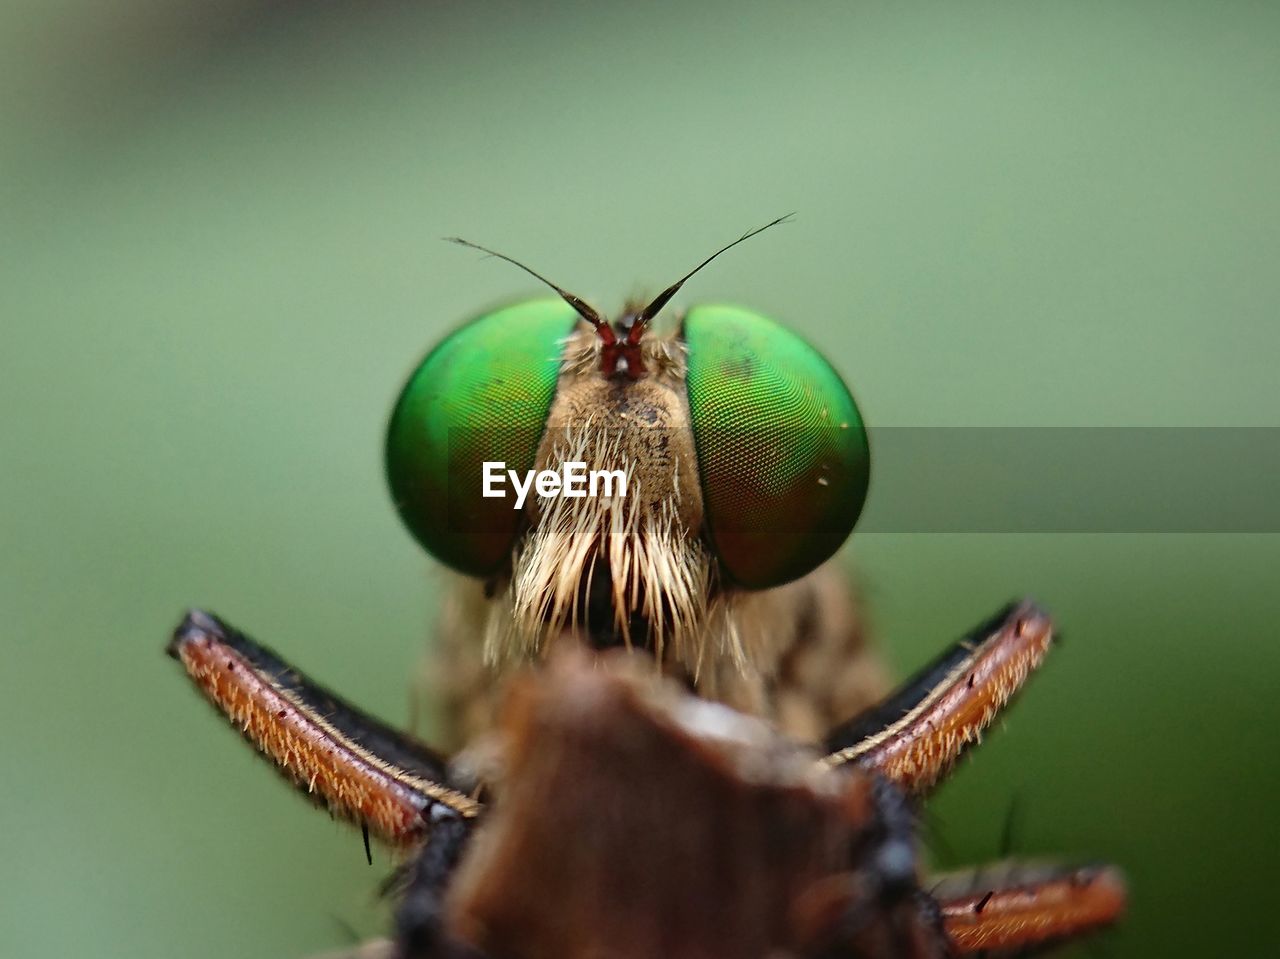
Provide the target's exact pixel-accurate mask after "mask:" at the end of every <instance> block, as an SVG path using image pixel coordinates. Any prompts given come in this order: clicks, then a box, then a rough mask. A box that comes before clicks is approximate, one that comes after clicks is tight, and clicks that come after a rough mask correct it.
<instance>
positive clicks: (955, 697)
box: [822, 601, 1053, 796]
mask: <svg viewBox="0 0 1280 959" xmlns="http://www.w3.org/2000/svg"><path fill="white" fill-rule="evenodd" d="M1052 639H1053V624H1052V622H1050V620H1049V617H1048V616H1047V615H1046V614H1045V613H1044V612H1042V611H1041V610H1040V609H1038V608H1037V607H1036V606H1035V605H1034V604H1032V603H1030V602H1025V601H1024V602H1021V603H1015V604H1013V605H1011V606H1008V607H1006V608H1005V609H1003V610H1001V611H1000V612H999V613H998V614H997V615H996V616H995V617H993V618H992V619H991V620H989V621H988V622H986V623H984V624H982V625H981V626H979V627H977V628H976V629H974V630H973V631H971V632H970V633H969V634H968V635H967V636H965V637H964V639H962V640H960V641H959V642H958V643H956V644H955V645H953V646H952V647H951V648H950V649H948V650H947V651H946V652H945V653H943V654H942V655H941V656H939V657H938V658H937V659H936V660H934V661H933V662H932V663H930V664H929V665H928V666H926V667H925V668H924V669H923V670H921V671H920V672H919V673H917V674H916V675H915V676H913V677H912V678H911V679H910V680H908V681H907V682H906V683H905V684H904V685H903V686H902V687H901V688H900V689H899V690H898V691H897V692H895V693H894V694H892V695H891V696H890V697H889V698H888V699H886V700H885V701H884V702H883V703H881V704H880V705H878V706H874V707H872V708H871V709H869V710H867V711H865V712H863V713H861V714H859V715H858V716H856V717H854V718H853V719H852V720H850V721H849V722H847V723H845V724H844V725H842V726H840V727H838V728H837V729H836V730H835V731H834V732H832V733H831V734H830V735H829V736H828V737H827V742H826V746H827V750H828V753H829V755H827V756H826V758H824V759H823V760H822V762H823V763H824V764H825V765H827V766H832V767H834V766H842V765H845V764H847V763H852V764H856V765H858V766H861V767H863V768H865V769H869V770H872V771H875V772H878V773H880V774H881V775H883V776H885V777H887V778H888V779H890V780H892V781H893V782H895V783H897V784H898V785H899V786H900V787H902V788H903V789H904V790H906V791H907V792H908V793H909V794H911V795H913V796H920V795H923V794H925V793H927V792H928V791H929V790H930V789H931V788H932V787H933V786H935V785H936V784H937V783H938V782H940V781H941V780H942V779H943V778H944V777H945V776H946V775H947V773H948V772H950V770H951V768H952V766H954V765H955V763H956V761H957V760H958V759H959V758H960V756H961V755H962V754H963V753H964V751H965V750H966V749H968V748H969V747H970V746H971V745H973V744H975V743H977V742H979V741H980V740H981V738H982V734H983V731H984V730H985V729H986V728H987V727H988V726H989V725H990V724H991V722H992V720H993V719H995V717H996V716H997V715H998V714H999V712H1000V711H1001V710H1002V709H1003V708H1004V707H1005V706H1006V705H1008V703H1009V701H1010V700H1011V699H1012V698H1013V696H1014V694H1015V693H1017V691H1018V690H1019V689H1020V688H1021V687H1022V685H1023V683H1025V682H1026V680H1027V677H1028V676H1029V675H1030V674H1031V672H1032V670H1034V669H1035V668H1036V667H1037V666H1039V665H1040V663H1041V661H1042V660H1043V659H1044V656H1045V654H1046V653H1047V652H1048V651H1049V644H1050V642H1051V641H1052Z"/></svg>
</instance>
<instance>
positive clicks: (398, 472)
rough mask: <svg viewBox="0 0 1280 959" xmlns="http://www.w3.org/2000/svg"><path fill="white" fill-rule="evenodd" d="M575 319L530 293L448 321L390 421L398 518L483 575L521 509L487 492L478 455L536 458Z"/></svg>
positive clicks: (526, 465)
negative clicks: (454, 325) (449, 327)
mask: <svg viewBox="0 0 1280 959" xmlns="http://www.w3.org/2000/svg"><path fill="white" fill-rule="evenodd" d="M577 320H578V315H577V313H575V312H574V310H573V308H572V307H571V306H569V305H568V304H567V303H565V302H564V301H563V300H559V299H539V300H528V301H525V302H523V303H516V304H514V305H512V306H508V307H506V308H504V309H500V310H495V311H494V312H492V313H485V314H483V315H482V316H478V317H476V318H475V319H473V320H471V321H470V322H469V323H467V324H465V325H464V326H462V327H460V328H459V329H457V330H455V331H454V332H453V333H451V334H450V335H449V336H447V337H446V338H445V339H444V340H443V341H442V342H441V343H440V344H439V345H438V346H437V347H436V348H435V349H434V350H432V351H431V352H430V353H429V354H428V355H427V358H426V359H425V360H423V361H422V364H421V365H420V366H419V367H418V368H417V369H416V370H414V372H413V375H412V376H410V377H409V382H408V383H406V384H405V387H404V391H403V392H402V393H401V394H400V399H399V400H398V401H397V402H396V407H395V411H394V412H393V413H392V414H391V425H390V426H389V428H388V430H387V482H388V483H389V484H390V486H391V496H392V498H393V500H394V501H395V504H396V509H397V510H399V512H400V518H401V519H402V520H403V521H404V524H405V526H407V527H408V528H409V531H410V532H411V533H413V535H414V537H416V538H417V540H418V542H419V543H421V544H422V545H423V546H424V547H426V549H427V551H428V552H429V553H431V554H432V555H433V556H435V557H436V558H437V559H439V560H440V561H441V562H444V563H446V564H448V565H449V566H452V567H453V568H454V569H457V570H459V571H460V572H463V573H468V574H470V575H472V576H486V575H488V574H490V573H492V572H494V570H495V569H496V568H497V567H498V566H500V565H501V564H502V562H503V561H504V560H505V559H506V558H507V557H508V556H509V555H510V553H511V547H512V545H513V544H514V543H515V538H516V535H517V534H518V532H519V524H520V521H521V518H522V513H521V512H520V511H519V510H514V509H512V508H511V501H510V500H509V499H506V498H485V497H484V496H483V495H482V492H483V464H484V462H485V461H486V460H494V461H504V462H505V463H506V464H507V465H506V468H507V469H514V470H519V471H521V472H522V473H523V471H525V470H529V469H532V468H533V463H534V458H535V456H536V455H537V452H538V443H539V441H540V440H541V438H542V432H543V428H544V427H545V425H546V422H547V414H548V412H549V411H550V409H551V400H552V398H553V397H554V396H555V392H556V379H557V377H558V376H559V373H560V354H561V352H562V350H563V341H564V338H565V337H566V336H568V335H569V333H570V332H571V331H572V330H573V327H574V324H575V323H576V322H577Z"/></svg>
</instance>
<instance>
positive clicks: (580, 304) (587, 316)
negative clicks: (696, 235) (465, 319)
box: [445, 231, 759, 345]
mask: <svg viewBox="0 0 1280 959" xmlns="http://www.w3.org/2000/svg"><path fill="white" fill-rule="evenodd" d="M756 232H759V231H756ZM743 239H746V237H743ZM445 240H447V241H448V242H449V243H456V244H458V245H459V246H467V247H470V248H471V249H473V250H479V251H480V252H481V253H487V254H488V255H489V256H496V257H497V258H498V259H499V260H506V261H507V262H508V263H510V264H511V265H512V266H518V267H519V268H520V269H522V270H524V271H525V272H526V273H528V274H529V275H530V276H531V277H533V278H534V279H535V280H541V281H542V282H543V283H545V284H546V285H547V286H549V287H551V289H553V290H555V291H556V292H557V293H559V294H560V298H561V299H563V300H564V301H565V302H566V303H568V304H569V305H570V306H571V307H573V308H574V310H576V311H577V313H578V315H579V316H580V317H582V318H583V319H584V320H586V321H587V322H588V323H590V324H591V325H592V326H593V327H595V330H596V333H598V334H599V335H600V339H602V340H603V341H604V342H605V344H606V345H608V344H612V343H614V342H616V341H617V337H615V336H614V333H613V330H612V328H610V326H609V324H608V323H606V322H605V321H604V320H603V319H602V318H601V316H600V314H599V313H597V312H596V311H595V309H594V308H593V307H592V306H591V305H590V304H589V303H587V302H586V301H585V300H583V299H582V298H581V297H578V296H574V295H573V294H572V293H570V292H569V291H568V290H566V289H564V288H563V287H560V286H556V284H554V283H552V282H551V281H550V280H548V279H547V278H546V277H545V276H543V275H542V274H541V273H538V272H536V271H535V270H532V269H530V268H529V267H527V266H525V265H524V264H523V263H521V262H520V261H519V260H515V259H512V258H511V257H509V256H507V255H506V254H505V253H499V252H498V251H497V250H491V249H489V248H488V247H485V246H481V245H480V244H479V243H472V242H471V241H470V240H464V239H463V238H462V237H460V236H446V237H445ZM686 279H688V277H686ZM681 282H682V283H683V282H684V281H683V280H681ZM672 292H673V293H674V292H675V290H672Z"/></svg>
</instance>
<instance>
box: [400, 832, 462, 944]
mask: <svg viewBox="0 0 1280 959" xmlns="http://www.w3.org/2000/svg"><path fill="white" fill-rule="evenodd" d="M474 824H475V820H474V819H464V818H462V817H461V816H459V815H457V814H456V813H454V812H453V811H452V810H446V809H440V811H439V812H438V813H437V815H436V816H435V822H433V823H432V824H431V838H430V840H429V841H428V842H427V844H426V845H425V846H424V847H423V848H422V849H421V850H419V852H418V855H417V856H416V857H415V858H414V860H413V861H412V862H411V863H410V864H409V867H408V870H407V872H406V874H405V879H404V891H403V894H402V896H401V898H400V905H399V907H398V908H397V909H396V952H395V955H396V957H397V959H427V957H430V959H481V957H482V955H483V954H482V953H480V952H479V951H478V950H475V949H473V948H472V947H470V946H467V945H465V944H463V943H460V942H458V941H456V940H454V939H452V938H451V937H450V936H449V935H448V934H447V933H446V932H445V930H444V923H445V908H444V897H445V893H446V892H447V891H448V888H449V883H450V881H451V880H452V879H453V873H454V870H455V869H456V868H457V866H458V862H459V861H460V860H461V859H462V854H463V852H464V851H465V850H466V847H467V843H468V842H470V840H471V834H472V832H473V829H472V826H473V825H474Z"/></svg>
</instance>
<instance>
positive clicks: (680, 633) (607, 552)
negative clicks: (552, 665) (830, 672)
mask: <svg viewBox="0 0 1280 959" xmlns="http://www.w3.org/2000/svg"><path fill="white" fill-rule="evenodd" d="M582 460H589V461H590V462H592V463H593V465H597V466H598V467H600V468H603V469H606V470H620V471H622V472H623V473H624V474H625V475H627V476H629V477H631V484H632V485H631V488H629V489H628V490H627V495H625V496H619V495H615V496H598V497H587V498H581V499H567V498H564V497H556V498H551V499H547V500H545V501H543V503H542V504H541V506H540V509H539V514H538V519H537V522H536V523H534V524H533V526H532V527H531V529H530V531H529V533H528V535H527V536H526V537H525V539H524V540H523V541H522V542H521V544H520V545H519V546H518V548H517V550H516V554H515V558H514V561H513V564H512V574H511V578H510V580H509V582H508V584H507V590H506V592H507V596H506V597H504V599H503V601H502V602H501V603H500V604H499V607H500V608H499V609H498V610H495V615H493V616H491V617H490V620H489V625H488V628H487V629H486V634H485V635H486V649H485V653H486V658H487V659H489V661H491V662H498V661H502V660H505V659H507V658H509V657H515V658H528V657H532V656H534V655H536V654H538V653H539V652H541V651H542V650H543V649H544V647H545V644H546V643H547V642H548V641H550V640H551V639H552V638H554V637H555V636H556V635H559V634H561V633H564V632H566V631H569V632H573V633H578V634H585V633H586V632H587V631H588V630H596V631H599V630H601V629H607V630H612V631H613V632H614V633H615V634H616V635H617V637H618V638H619V639H620V641H621V642H620V645H625V646H631V645H633V644H635V645H646V646H648V647H650V648H651V649H652V650H653V652H654V653H655V655H657V656H658V657H659V658H660V659H661V658H664V657H673V658H675V659H676V660H677V661H679V662H681V663H683V664H685V665H687V666H696V664H697V663H698V662H699V660H700V659H701V657H702V655H703V650H702V649H701V647H700V642H701V637H702V635H703V629H702V627H703V625H704V622H705V619H706V612H707V603H708V599H709V596H710V594H711V591H712V582H711V578H712V575H713V562H712V558H711V556H710V554H709V553H708V551H707V549H706V547H705V546H704V545H703V543H702V542H701V540H700V539H699V538H698V537H697V535H696V531H690V530H688V529H687V528H686V527H685V525H684V523H683V521H682V520H681V518H680V513H679V503H678V502H674V501H673V500H671V499H662V500H660V501H659V504H658V507H657V508H653V506H652V505H651V504H647V503H646V497H645V496H644V495H643V490H642V489H640V488H639V484H640V483H641V482H642V481H643V480H642V479H641V477H640V471H638V470H637V469H635V464H634V463H632V462H631V459H630V456H629V454H628V451H627V449H626V444H625V442H624V438H623V436H622V434H620V433H616V432H615V433H613V434H611V435H610V434H609V433H607V432H602V431H601V430H599V429H597V428H596V427H595V425H594V424H593V423H591V422H587V423H584V424H582V425H580V426H578V427H566V428H565V429H564V431H563V433H562V434H561V436H560V437H558V438H557V439H556V441H555V443H554V445H553V447H552V452H551V455H550V457H549V461H550V462H552V463H564V462H572V461H582ZM677 485H678V484H677ZM602 575H607V576H608V584H607V585H608V594H609V599H610V603H609V605H610V607H611V614H612V615H611V618H612V622H611V623H607V624H605V623H599V622H595V623H588V622H584V621H583V619H584V616H585V611H586V610H587V609H588V604H587V603H586V601H585V599H586V597H587V596H589V595H591V593H592V589H593V585H594V584H595V582H596V578H597V577H599V576H602ZM636 619H639V620H641V621H643V622H644V623H645V624H646V627H647V628H646V635H645V636H643V637H640V636H636V635H634V633H633V622H634V621H635V620H636Z"/></svg>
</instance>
